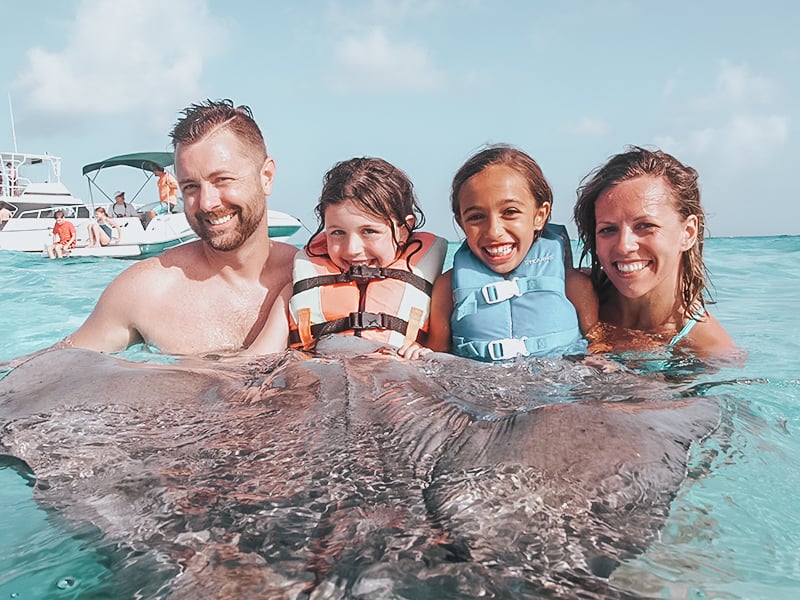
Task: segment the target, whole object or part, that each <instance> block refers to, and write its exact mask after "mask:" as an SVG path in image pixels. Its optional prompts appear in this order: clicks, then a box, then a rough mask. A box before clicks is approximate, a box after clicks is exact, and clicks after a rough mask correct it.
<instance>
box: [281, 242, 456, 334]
mask: <svg viewBox="0 0 800 600" xmlns="http://www.w3.org/2000/svg"><path fill="white" fill-rule="evenodd" d="M309 248H310V251H311V254H312V255H317V256H312V255H309V254H308V253H307V252H306V251H305V250H300V251H299V252H298V253H297V255H296V256H295V258H294V271H293V279H294V288H293V290H292V298H291V300H290V301H289V316H290V318H289V345H290V346H292V347H293V348H306V349H310V348H313V346H314V344H315V343H316V340H318V339H319V338H320V337H321V336H323V335H326V334H329V333H348V334H353V335H357V336H361V337H364V338H367V339H371V340H375V341H379V342H386V343H387V344H389V345H391V346H394V347H396V348H399V347H400V346H402V345H403V344H404V343H405V342H406V341H417V342H419V343H420V344H424V343H425V339H426V337H427V331H428V317H429V314H430V307H431V292H432V290H433V282H434V280H435V279H436V278H437V277H438V276H439V275H440V274H441V272H442V265H443V264H444V257H445V254H446V252H447V241H446V240H444V239H443V238H440V237H437V236H435V235H433V234H431V233H426V232H419V231H418V232H415V233H414V234H413V235H412V236H411V237H410V238H409V240H408V242H407V243H406V246H405V249H404V250H403V253H402V254H401V255H400V256H399V257H398V258H397V260H395V262H394V263H392V264H391V265H389V266H387V267H368V266H365V265H354V266H353V267H351V268H350V270H349V271H347V272H342V271H341V269H339V267H337V266H336V265H335V264H333V262H332V261H331V260H330V258H328V255H327V240H326V238H325V235H324V234H319V235H318V236H317V237H316V238H315V239H313V240H311V242H310V245H309ZM409 267H410V269H409Z"/></svg>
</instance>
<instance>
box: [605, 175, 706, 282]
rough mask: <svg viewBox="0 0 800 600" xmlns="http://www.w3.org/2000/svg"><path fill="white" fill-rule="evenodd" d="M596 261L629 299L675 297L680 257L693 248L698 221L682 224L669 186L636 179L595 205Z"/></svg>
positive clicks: (658, 179)
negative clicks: (654, 295) (651, 296)
mask: <svg viewBox="0 0 800 600" xmlns="http://www.w3.org/2000/svg"><path fill="white" fill-rule="evenodd" d="M595 223H596V226H595V235H596V243H597V258H598V260H599V261H600V264H601V265H602V267H603V270H604V271H605V273H606V275H607V276H608V278H609V279H610V280H611V283H613V284H614V287H615V288H616V289H617V291H619V293H620V294H622V295H623V296H625V297H627V298H641V297H644V296H648V295H651V294H658V295H659V296H661V295H668V297H676V296H677V295H678V294H679V283H680V274H681V268H682V267H681V257H682V256H683V253H684V252H685V251H687V250H689V249H690V248H691V247H692V246H694V244H695V243H696V242H697V216H695V215H690V216H689V217H687V218H686V219H683V218H682V217H681V215H680V214H679V213H678V211H677V210H676V209H675V201H674V200H673V198H672V195H671V193H670V189H669V187H668V185H667V182H666V181H665V180H664V179H663V178H661V177H649V176H645V177H637V178H636V179H631V180H628V181H625V182H623V183H620V184H617V185H615V186H613V187H610V188H607V189H606V190H604V191H603V192H602V193H601V194H600V195H599V196H598V198H597V202H595Z"/></svg>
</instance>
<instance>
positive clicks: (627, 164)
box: [574, 146, 711, 317]
mask: <svg viewBox="0 0 800 600" xmlns="http://www.w3.org/2000/svg"><path fill="white" fill-rule="evenodd" d="M638 177H660V178H662V179H663V180H664V181H665V183H666V184H667V187H668V188H669V190H670V193H671V196H672V200H673V203H674V208H675V210H676V211H678V214H679V215H680V216H681V218H683V219H684V220H685V219H686V218H687V217H689V216H690V215H695V216H696V217H697V242H696V243H695V244H694V246H692V247H691V248H690V249H689V250H687V251H686V252H684V253H683V257H682V258H681V264H682V267H683V268H682V273H681V298H682V301H683V309H684V312H685V313H686V316H687V317H693V316H694V315H695V314H696V313H697V312H698V310H699V309H700V307H701V306H705V303H706V301H708V302H711V300H710V299H708V300H705V299H704V298H703V292H704V290H706V286H707V283H706V281H707V278H708V271H707V269H706V266H705V263H704V262H703V240H704V235H705V214H704V212H703V206H702V204H701V203H700V186H699V185H698V182H697V179H698V174H697V171H695V170H694V169H693V168H692V167H690V166H687V165H684V164H683V163H682V162H680V161H679V160H678V159H676V158H675V157H674V156H672V155H671V154H667V153H666V152H662V151H661V150H647V149H645V148H640V147H639V146H628V147H627V149H626V151H625V152H622V153H620V154H617V155H615V156H612V157H611V158H610V159H609V160H608V162H606V163H605V164H604V165H602V166H600V167H597V168H596V169H595V170H593V171H592V172H591V173H589V174H588V175H587V176H586V177H584V179H583V181H581V185H580V186H579V187H578V201H577V202H576V203H575V210H574V218H575V224H576V225H577V227H578V236H579V238H580V241H581V245H582V246H583V250H582V251H581V257H580V261H579V264H583V261H584V258H586V257H588V258H589V264H590V266H591V277H592V283H594V285H595V289H597V290H602V289H603V288H604V287H605V286H606V285H609V281H608V278H607V277H606V274H605V273H604V272H603V269H602V267H601V266H600V261H599V260H598V258H597V238H596V228H597V220H596V216H595V203H596V202H597V199H598V198H599V197H600V194H602V193H603V192H604V191H605V190H607V189H608V188H610V187H613V186H615V185H619V184H620V183H623V182H625V181H629V180H631V179H636V178H638Z"/></svg>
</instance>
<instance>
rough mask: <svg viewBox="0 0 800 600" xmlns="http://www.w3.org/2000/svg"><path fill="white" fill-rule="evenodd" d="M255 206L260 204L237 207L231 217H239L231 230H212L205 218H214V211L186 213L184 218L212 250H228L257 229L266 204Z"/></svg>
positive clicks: (235, 246)
mask: <svg viewBox="0 0 800 600" xmlns="http://www.w3.org/2000/svg"><path fill="white" fill-rule="evenodd" d="M256 206H260V210H259V209H258V208H256V209H255V210H253V209H252V208H251V207H239V209H238V211H235V212H234V213H233V217H232V218H234V219H237V218H238V219H239V225H238V227H236V229H234V230H233V231H226V232H216V231H214V230H213V227H212V226H211V225H210V224H209V223H208V220H207V219H208V218H209V217H211V218H214V216H215V215H214V213H200V214H199V216H198V215H197V214H195V215H191V216H190V215H189V214H188V213H187V215H186V218H187V220H188V221H189V226H190V227H191V228H192V229H193V230H194V232H195V233H196V234H197V236H198V237H199V238H200V239H201V240H203V241H204V242H206V243H207V244H208V245H209V246H211V247H212V248H213V249H214V250H219V251H221V252H228V251H230V250H236V249H237V248H239V247H240V246H241V245H242V244H244V243H245V242H246V241H247V240H248V239H249V238H250V236H252V235H253V234H254V233H255V231H256V229H258V225H259V223H261V219H263V218H264V211H265V210H266V205H265V204H260V205H258V204H257V205H256ZM226 212H227V211H226Z"/></svg>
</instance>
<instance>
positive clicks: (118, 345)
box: [54, 100, 297, 354]
mask: <svg viewBox="0 0 800 600" xmlns="http://www.w3.org/2000/svg"><path fill="white" fill-rule="evenodd" d="M170 135H171V138H172V142H173V146H174V148H175V171H176V173H177V179H178V182H179V185H180V187H181V192H182V195H183V201H184V205H185V207H184V212H185V214H186V219H187V221H188V222H189V224H190V226H191V227H192V229H193V230H194V231H195V233H197V235H198V237H199V239H198V240H195V241H193V242H189V243H186V244H182V245H180V246H177V247H175V248H171V249H169V250H166V251H165V252H163V253H162V254H160V255H159V256H157V257H153V258H148V259H145V260H142V261H139V262H137V263H136V264H134V265H133V266H131V267H129V268H128V269H126V270H125V271H123V272H122V273H121V274H120V275H119V276H117V278H116V279H114V281H112V282H111V283H110V284H109V286H108V287H107V288H106V289H105V291H104V292H103V294H102V295H101V297H100V299H99V300H98V302H97V305H96V306H95V307H94V310H93V311H92V313H91V315H89V317H88V318H87V319H86V321H85V322H84V323H83V325H81V327H80V328H79V329H78V330H77V331H75V332H74V333H72V334H71V335H69V336H67V337H66V338H65V339H64V340H62V341H61V342H59V343H58V344H56V345H55V346H54V347H56V348H62V347H70V346H75V347H80V348H88V349H91V350H98V351H101V352H116V351H119V350H123V349H125V348H126V347H128V346H131V345H133V344H138V343H145V344H148V345H150V346H154V347H156V348H158V349H160V350H161V351H162V352H164V353H167V354H206V353H209V352H225V351H238V350H240V349H242V348H243V347H247V346H249V345H250V344H251V343H252V342H253V340H255V339H256V337H258V336H259V334H261V333H263V336H262V342H263V345H262V351H263V352H277V351H280V350H284V349H285V348H286V344H287V337H288V332H289V326H288V319H287V316H286V311H287V303H288V300H289V296H290V294H291V281H292V266H291V265H292V257H293V256H294V254H295V253H296V252H297V248H295V247H294V246H291V245H289V244H284V243H281V242H276V241H274V240H270V238H269V236H268V224H267V202H266V199H267V197H268V196H269V194H270V192H271V190H272V182H273V179H274V177H275V161H274V160H273V159H272V158H271V157H270V156H268V155H267V148H266V145H265V143H264V138H263V136H262V134H261V130H260V129H259V127H258V125H257V124H256V122H255V120H254V119H253V114H252V112H251V110H250V109H249V108H248V107H247V106H234V104H233V103H232V102H231V101H230V100H207V101H204V102H201V103H199V104H192V105H191V106H189V107H188V108H186V109H184V110H183V111H182V116H181V118H180V119H179V121H178V122H177V123H176V125H175V126H174V128H173V130H172V132H171V134H170Z"/></svg>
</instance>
